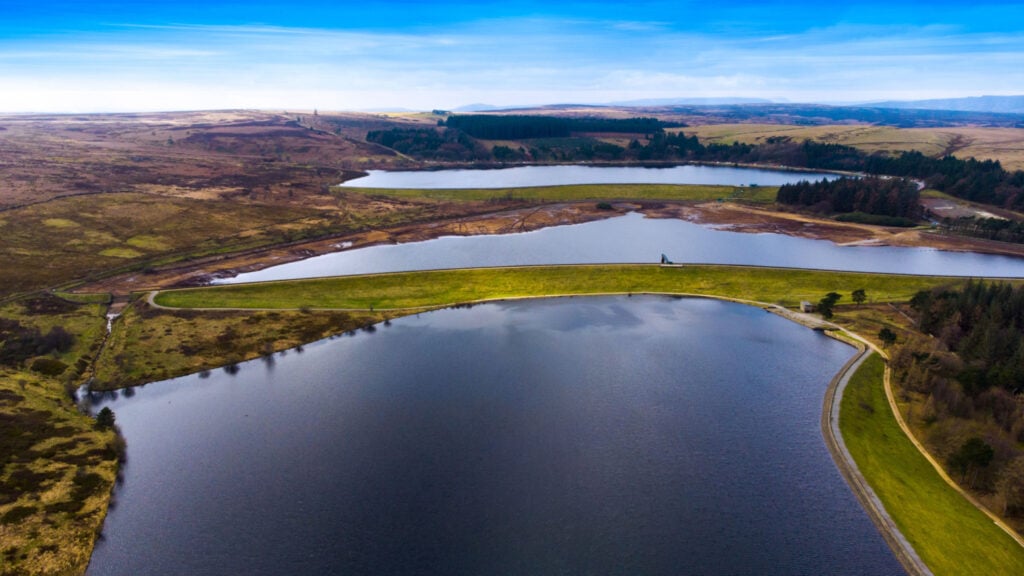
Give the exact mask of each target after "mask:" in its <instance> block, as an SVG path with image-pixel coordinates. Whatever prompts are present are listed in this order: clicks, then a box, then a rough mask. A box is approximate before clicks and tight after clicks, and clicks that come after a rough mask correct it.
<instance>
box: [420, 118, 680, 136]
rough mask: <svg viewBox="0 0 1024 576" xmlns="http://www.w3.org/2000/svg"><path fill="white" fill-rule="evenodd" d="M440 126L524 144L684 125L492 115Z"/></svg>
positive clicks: (650, 131) (648, 131) (652, 131)
mask: <svg viewBox="0 0 1024 576" xmlns="http://www.w3.org/2000/svg"><path fill="white" fill-rule="evenodd" d="M439 125H443V126H446V127H448V128H456V129H458V130H462V131H463V132H465V133H466V134H469V135H470V136H472V137H474V138H480V139H482V140H525V139H531V138H566V137H569V136H571V135H572V134H573V133H579V132H607V133H619V134H657V133H660V132H663V131H664V129H665V128H668V127H678V126H681V124H677V123H666V122H662V121H660V120H658V119H657V118H570V117H560V116H526V115H508V116H498V115H493V114H456V115H452V116H449V117H448V118H447V119H446V120H444V121H443V123H441V122H439Z"/></svg>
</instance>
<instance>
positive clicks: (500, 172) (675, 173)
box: [342, 164, 837, 189]
mask: <svg viewBox="0 0 1024 576" xmlns="http://www.w3.org/2000/svg"><path fill="white" fill-rule="evenodd" d="M836 177H837V176H836V175H835V174H824V173H820V172H800V171H795V170H765V169H761V168H737V167H731V166H703V165H693V164H689V165H685V166H672V167H667V168H644V167H640V166H575V165H574V166H517V167H515V168H499V169H492V170H480V169H467V170H419V171H397V172H388V171H384V170H371V171H370V172H369V176H364V177H362V178H356V179H355V180H349V181H348V182H345V183H344V184H342V186H348V187H353V188H413V189H439V188H447V189H459V188H467V189H468V188H520V187H525V186H560V185H568V184H706V185H722V186H749V185H757V186H781V185H783V184H789V183H792V182H797V181H800V180H821V179H823V178H827V179H832V178H836Z"/></svg>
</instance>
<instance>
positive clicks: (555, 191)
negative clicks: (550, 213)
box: [344, 184, 778, 204]
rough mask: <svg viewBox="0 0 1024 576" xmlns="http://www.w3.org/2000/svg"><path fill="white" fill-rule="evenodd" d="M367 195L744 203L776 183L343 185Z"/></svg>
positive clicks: (759, 199) (767, 193)
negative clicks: (463, 186) (460, 186)
mask: <svg viewBox="0 0 1024 576" xmlns="http://www.w3.org/2000/svg"><path fill="white" fill-rule="evenodd" d="M344 191H346V192H357V193H360V194H365V195H367V196H386V197H389V198H402V199H408V200H445V201H449V202H460V201H471V200H476V201H479V200H533V201H538V202H567V201H573V200H675V201H694V202H709V201H712V200H717V199H719V198H730V197H731V198H733V199H737V200H739V199H742V200H744V201H747V202H756V203H762V204H766V203H771V202H774V201H775V194H776V192H778V188H777V187H775V186H753V187H749V188H746V187H736V186H701V185H695V184H576V185H570V186H533V187H527V188H475V189H468V190H459V189H439V190H413V189H390V188H388V189H384V188H344Z"/></svg>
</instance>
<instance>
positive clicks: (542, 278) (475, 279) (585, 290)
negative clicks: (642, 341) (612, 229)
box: [155, 264, 963, 311]
mask: <svg viewBox="0 0 1024 576" xmlns="http://www.w3.org/2000/svg"><path fill="white" fill-rule="evenodd" d="M962 281H963V280H962V279H958V278H944V277H928V276H903V275H896V274H865V273H857V272H831V271H820V270H797V269H780V268H759V267H749V266H722V265H693V266H690V265H687V266H682V267H661V266H657V265H651V264H618V265H593V266H527V267H515V268H472V269H458V270H437V271H427V272H402V273H395V274H374V275H365V276H344V277H334V278H316V279H310V280H290V281H282V282H266V283H259V284H238V285H230V286H217V287H206V288H189V289H181V290H166V291H162V292H160V293H159V294H158V295H157V296H156V297H155V302H156V304H158V305H160V306H167V307H171V308H240V309H303V308H309V309H317V308H321V309H330V308H334V309H354V310H370V309H373V310H378V311H380V310H395V311H398V310H401V309H407V308H430V307H437V306H448V305H452V304H461V303H467V302H476V301H482V300H495V299H501V298H525V297H537V296H547V295H586V294H629V293H641V292H662V293H667V294H692V295H703V296H718V297H724V298H733V299H740V300H757V301H760V302H771V303H775V304H781V305H785V306H794V305H798V304H799V303H800V301H802V300H809V301H812V302H816V301H818V300H819V299H820V298H821V297H822V296H823V295H825V294H826V293H828V292H832V291H836V292H850V291H851V290H857V289H863V290H865V291H866V292H867V293H868V294H869V295H870V298H871V300H872V301H875V302H889V301H905V300H908V299H910V297H911V296H913V295H914V294H915V293H916V292H917V291H919V290H924V289H927V288H931V287H934V286H939V285H944V284H955V283H959V282H962Z"/></svg>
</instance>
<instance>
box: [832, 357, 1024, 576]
mask: <svg viewBox="0 0 1024 576" xmlns="http://www.w3.org/2000/svg"><path fill="white" fill-rule="evenodd" d="M883 370H884V365H883V362H882V359H881V358H880V357H879V356H878V355H877V354H876V355H872V356H871V357H870V358H869V359H868V360H867V361H866V362H865V363H864V364H863V365H862V366H861V368H860V369H859V370H858V371H857V373H856V374H854V377H853V378H852V379H851V380H850V383H849V385H848V386H847V388H846V391H845V393H844V394H843V400H842V405H841V408H840V413H839V414H840V429H841V431H842V434H843V440H844V442H845V443H846V446H847V448H848V449H849V451H850V453H851V454H852V455H853V458H854V460H855V461H856V462H857V467H858V468H859V469H860V471H861V473H862V474H863V475H864V477H865V478H866V479H867V480H868V482H869V483H870V484H871V487H872V488H873V489H874V491H875V493H876V494H877V495H878V497H879V498H880V499H881V500H882V503H883V504H884V505H885V509H886V511H888V513H889V515H890V516H891V517H892V518H893V521H895V522H896V525H897V526H898V527H899V529H900V531H901V532H902V533H903V535H904V536H905V537H906V538H907V540H908V541H909V542H910V543H911V544H912V545H913V546H914V549H915V550H916V551H917V553H918V555H919V556H920V557H921V559H922V560H924V562H925V563H926V564H927V565H928V567H929V568H931V570H932V571H933V572H934V573H935V574H936V575H937V576H942V575H946V574H949V575H957V576H961V575H978V576H995V575H1000V574H1005V575H1007V576H1009V575H1016V574H1024V549H1022V548H1021V547H1020V546H1019V545H1018V544H1017V543H1016V542H1015V541H1014V540H1013V539H1012V538H1010V537H1009V536H1008V535H1007V534H1006V533H1005V532H1003V531H1002V530H1001V529H1000V528H999V527H998V526H996V525H995V524H993V523H992V521H991V520H989V518H988V517H987V516H985V515H984V514H982V513H981V512H980V511H979V510H978V509H977V508H975V507H974V506H972V505H971V504H970V503H969V502H968V501H967V500H965V499H964V498H963V497H962V496H960V495H959V494H958V493H957V492H956V491H954V490H953V489H952V488H950V487H949V486H948V485H947V484H946V483H945V482H943V480H942V479H941V478H940V477H939V475H938V474H937V473H936V472H935V470H934V468H932V466H931V465H930V464H929V463H928V461H927V460H925V459H924V457H923V456H922V455H921V454H920V453H919V452H918V451H917V449H916V448H914V446H913V444H911V443H910V440H909V439H907V437H906V436H904V434H903V432H902V430H900V427H899V425H898V424H897V423H896V419H895V417H894V416H893V414H892V411H891V410H890V409H889V404H888V401H887V400H886V397H885V391H884V389H883V386H882V378H883Z"/></svg>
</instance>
